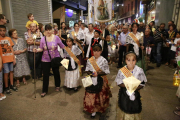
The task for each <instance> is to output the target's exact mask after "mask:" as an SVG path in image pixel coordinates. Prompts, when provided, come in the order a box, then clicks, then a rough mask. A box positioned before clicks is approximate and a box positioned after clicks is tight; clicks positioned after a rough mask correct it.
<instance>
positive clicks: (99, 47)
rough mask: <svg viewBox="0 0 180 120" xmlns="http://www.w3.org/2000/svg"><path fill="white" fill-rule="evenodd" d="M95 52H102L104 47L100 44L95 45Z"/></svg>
mask: <svg viewBox="0 0 180 120" xmlns="http://www.w3.org/2000/svg"><path fill="white" fill-rule="evenodd" d="M93 51H102V46H101V45H100V44H95V45H94V46H93Z"/></svg>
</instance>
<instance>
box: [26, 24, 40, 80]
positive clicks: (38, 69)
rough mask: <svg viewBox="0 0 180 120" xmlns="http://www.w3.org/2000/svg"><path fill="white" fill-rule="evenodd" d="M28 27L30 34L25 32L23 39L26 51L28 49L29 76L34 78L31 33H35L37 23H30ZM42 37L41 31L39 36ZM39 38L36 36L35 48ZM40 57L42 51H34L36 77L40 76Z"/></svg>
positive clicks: (37, 45)
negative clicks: (25, 43)
mask: <svg viewBox="0 0 180 120" xmlns="http://www.w3.org/2000/svg"><path fill="white" fill-rule="evenodd" d="M30 29H31V35H30V36H29V35H28V32H25V33H24V37H25V40H26V42H27V44H28V48H27V51H28V61H29V66H30V69H31V77H32V79H35V78H34V52H33V48H34V40H33V35H34V34H37V25H36V24H35V23H31V25H30ZM42 37H43V35H42V33H40V38H42ZM40 38H36V40H35V48H39V45H40V40H41V39H40ZM41 58H42V52H41V53H36V58H35V59H36V61H35V64H36V78H37V79H39V78H41V77H42V70H41ZM32 82H34V81H32Z"/></svg>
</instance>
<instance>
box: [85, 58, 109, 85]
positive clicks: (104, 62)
mask: <svg viewBox="0 0 180 120" xmlns="http://www.w3.org/2000/svg"><path fill="white" fill-rule="evenodd" d="M96 63H97V65H98V66H99V68H100V69H101V70H102V71H103V72H105V73H106V74H109V73H110V71H109V65H108V61H107V60H106V59H105V58H104V57H102V56H100V57H99V58H98V60H97V61H96ZM85 71H92V72H95V71H96V70H95V69H94V68H93V66H92V65H91V63H90V61H89V60H87V64H86V70H85ZM92 82H93V85H97V77H92Z"/></svg>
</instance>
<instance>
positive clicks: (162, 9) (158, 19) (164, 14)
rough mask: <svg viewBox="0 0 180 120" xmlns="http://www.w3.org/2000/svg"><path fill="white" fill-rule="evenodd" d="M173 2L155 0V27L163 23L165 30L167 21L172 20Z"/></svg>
mask: <svg viewBox="0 0 180 120" xmlns="http://www.w3.org/2000/svg"><path fill="white" fill-rule="evenodd" d="M174 2H175V0H156V16H155V24H156V26H157V25H158V26H159V25H160V24H161V23H165V24H166V28H167V23H168V21H170V20H172V15H173V9H174Z"/></svg>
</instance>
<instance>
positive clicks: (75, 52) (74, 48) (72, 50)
mask: <svg viewBox="0 0 180 120" xmlns="http://www.w3.org/2000/svg"><path fill="white" fill-rule="evenodd" d="M71 52H72V53H73V54H74V55H75V56H77V55H80V54H81V53H82V51H81V50H80V49H79V48H78V47H77V46H76V45H73V46H72V48H71ZM64 57H69V58H70V59H71V66H72V68H73V69H75V67H76V66H75V61H74V59H73V58H72V57H71V56H70V55H69V54H68V53H67V51H66V50H65V51H64Z"/></svg>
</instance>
